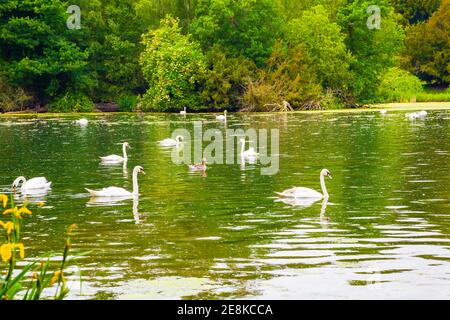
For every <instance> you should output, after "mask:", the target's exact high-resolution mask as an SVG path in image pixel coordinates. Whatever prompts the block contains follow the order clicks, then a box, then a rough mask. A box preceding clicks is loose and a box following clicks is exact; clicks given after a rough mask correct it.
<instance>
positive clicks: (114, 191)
mask: <svg viewBox="0 0 450 320" xmlns="http://www.w3.org/2000/svg"><path fill="white" fill-rule="evenodd" d="M138 173H143V174H145V172H144V168H142V167H141V166H136V167H134V170H133V192H129V191H127V190H125V189H123V188H118V187H108V188H103V189H101V190H91V189H88V188H85V189H86V190H87V191H88V192H89V193H90V194H91V196H92V197H98V198H124V199H125V198H130V197H133V196H138V195H139V185H138V180H137V175H138Z"/></svg>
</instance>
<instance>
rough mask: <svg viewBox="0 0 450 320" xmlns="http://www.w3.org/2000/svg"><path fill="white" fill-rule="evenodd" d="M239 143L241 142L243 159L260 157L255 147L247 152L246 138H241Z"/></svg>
mask: <svg viewBox="0 0 450 320" xmlns="http://www.w3.org/2000/svg"><path fill="white" fill-rule="evenodd" d="M239 141H240V142H241V158H256V157H257V156H258V153H257V152H256V151H255V148H253V147H250V148H249V149H248V150H245V138H241V139H240V140H239ZM244 150H245V151H244Z"/></svg>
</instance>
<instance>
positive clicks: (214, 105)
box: [201, 46, 256, 110]
mask: <svg viewBox="0 0 450 320" xmlns="http://www.w3.org/2000/svg"><path fill="white" fill-rule="evenodd" d="M206 61H207V70H206V72H205V73H204V78H203V81H202V88H201V97H202V102H203V103H202V104H203V105H205V106H207V107H208V109H209V110H223V109H228V110H236V109H237V108H239V107H241V104H242V101H241V100H242V99H241V97H242V93H243V92H244V89H245V85H246V84H247V82H248V81H249V79H251V78H252V77H253V76H254V74H255V72H256V66H255V64H254V63H253V61H252V60H249V59H247V58H244V57H237V58H234V57H230V56H229V55H227V54H226V53H225V50H224V49H223V48H221V47H219V46H215V47H213V48H212V49H211V50H210V51H209V52H208V55H207V57H206Z"/></svg>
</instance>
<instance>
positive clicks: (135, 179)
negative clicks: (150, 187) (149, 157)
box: [133, 170, 139, 196]
mask: <svg viewBox="0 0 450 320" xmlns="http://www.w3.org/2000/svg"><path fill="white" fill-rule="evenodd" d="M137 176H138V171H137V170H134V171H133V195H134V196H138V195H139V185H138V177H137Z"/></svg>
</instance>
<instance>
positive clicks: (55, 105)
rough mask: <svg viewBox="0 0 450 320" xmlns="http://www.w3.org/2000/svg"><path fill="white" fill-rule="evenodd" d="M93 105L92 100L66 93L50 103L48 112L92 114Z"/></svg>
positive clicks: (82, 95)
mask: <svg viewBox="0 0 450 320" xmlns="http://www.w3.org/2000/svg"><path fill="white" fill-rule="evenodd" d="M93 109H94V103H93V102H92V100H91V99H90V98H89V97H88V96H86V95H84V94H82V93H73V92H67V93H65V94H64V95H62V96H61V97H58V98H57V99H56V100H55V101H53V102H52V103H50V105H49V111H50V112H92V110H93Z"/></svg>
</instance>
